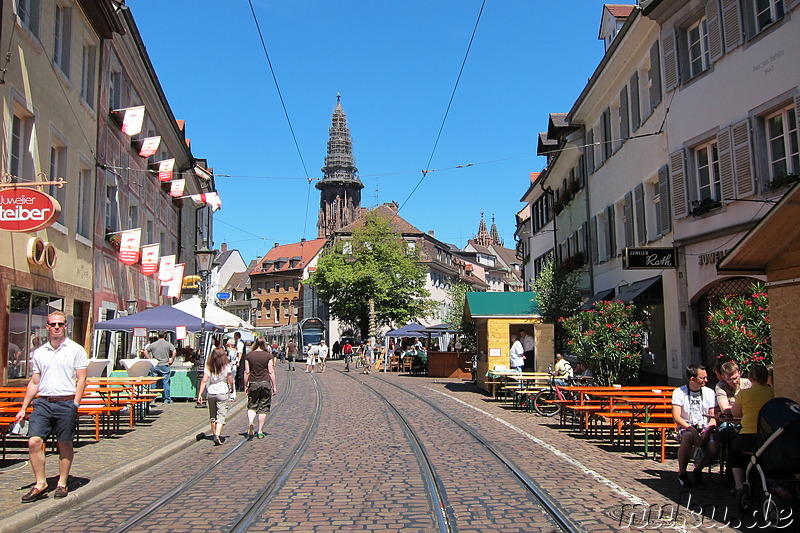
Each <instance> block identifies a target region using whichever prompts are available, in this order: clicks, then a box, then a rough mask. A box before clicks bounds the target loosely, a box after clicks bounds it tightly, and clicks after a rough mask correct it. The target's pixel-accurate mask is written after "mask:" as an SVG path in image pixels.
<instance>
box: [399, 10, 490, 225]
mask: <svg viewBox="0 0 800 533" xmlns="http://www.w3.org/2000/svg"><path fill="white" fill-rule="evenodd" d="M485 6H486V0H483V2H481V9H480V11H478V17H477V19H476V20H475V26H474V27H473V28H472V35H471V36H470V38H469V44H468V45H467V51H466V52H465V53H464V59H463V61H461V68H460V69H459V71H458V76H457V77H456V82H455V84H454V85H453V92H452V93H451V94H450V101H449V102H447V109H445V112H444V117H442V124H441V125H440V126H439V132H438V133H437V134H436V141H435V142H434V143H433V149H432V150H431V155H430V157H429V158H428V163H427V164H426V165H425V169H424V170H422V177H420V179H419V181H418V182H417V184H416V185H415V186H414V188H413V189H412V190H411V192H410V193H409V194H408V196H407V197H406V199H405V200H403V203H402V204H400V207H398V208H397V213H398V214H399V213H400V210H401V209H403V206H405V205H406V204H407V203H408V201H409V200H410V199H411V197H412V196H413V195H414V193H415V192H416V191H417V189H418V188H419V186H420V185H422V182H423V181H425V177H426V176H427V175H428V172H430V170H428V169H429V168H430V166H431V161H433V156H434V154H435V153H436V148H437V147H438V146H439V139H441V137H442V131H443V130H444V125H445V122H447V115H449V114H450V107H451V106H452V105H453V100H454V99H455V97H456V91H457V90H458V84H459V82H460V81H461V75H462V74H463V73H464V67H465V66H466V64H467V59H468V58H469V51H470V50H471V49H472V42H473V41H474V40H475V34H476V33H477V32H478V23H480V21H481V16H482V15H483V8H484V7H485ZM395 216H397V215H395Z"/></svg>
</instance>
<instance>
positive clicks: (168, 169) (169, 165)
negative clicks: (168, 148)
mask: <svg viewBox="0 0 800 533" xmlns="http://www.w3.org/2000/svg"><path fill="white" fill-rule="evenodd" d="M173 168H175V158H172V159H165V160H163V161H159V162H158V179H159V180H160V181H169V180H171V179H172V169H173Z"/></svg>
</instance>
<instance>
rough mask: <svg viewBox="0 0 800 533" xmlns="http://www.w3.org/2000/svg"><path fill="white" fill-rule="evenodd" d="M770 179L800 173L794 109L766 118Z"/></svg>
mask: <svg viewBox="0 0 800 533" xmlns="http://www.w3.org/2000/svg"><path fill="white" fill-rule="evenodd" d="M765 126H766V136H767V158H768V161H769V176H770V179H773V180H774V179H776V178H781V177H784V176H788V175H790V174H795V175H796V174H798V173H800V150H798V131H797V115H796V114H795V110H794V108H792V107H786V108H784V109H781V110H780V111H778V112H776V113H773V114H772V115H768V116H767V117H766V118H765Z"/></svg>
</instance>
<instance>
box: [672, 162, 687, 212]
mask: <svg viewBox="0 0 800 533" xmlns="http://www.w3.org/2000/svg"><path fill="white" fill-rule="evenodd" d="M685 167H686V165H685V163H684V158H683V150H678V151H677V152H672V153H671V154H669V170H670V175H671V176H672V209H673V214H674V215H675V218H683V217H685V216H686V215H687V214H688V212H687V211H688V210H687V205H686V175H685Z"/></svg>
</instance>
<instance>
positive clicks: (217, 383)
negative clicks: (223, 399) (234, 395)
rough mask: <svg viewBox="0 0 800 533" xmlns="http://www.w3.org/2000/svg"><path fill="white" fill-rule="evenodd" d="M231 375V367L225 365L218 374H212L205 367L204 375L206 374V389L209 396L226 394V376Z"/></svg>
mask: <svg viewBox="0 0 800 533" xmlns="http://www.w3.org/2000/svg"><path fill="white" fill-rule="evenodd" d="M230 373H231V365H230V364H227V365H225V368H223V369H222V372H220V373H219V374H212V373H211V370H210V369H209V368H208V366H206V374H208V382H207V383H206V389H207V390H208V393H209V394H226V393H227V392H228V374H230Z"/></svg>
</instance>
